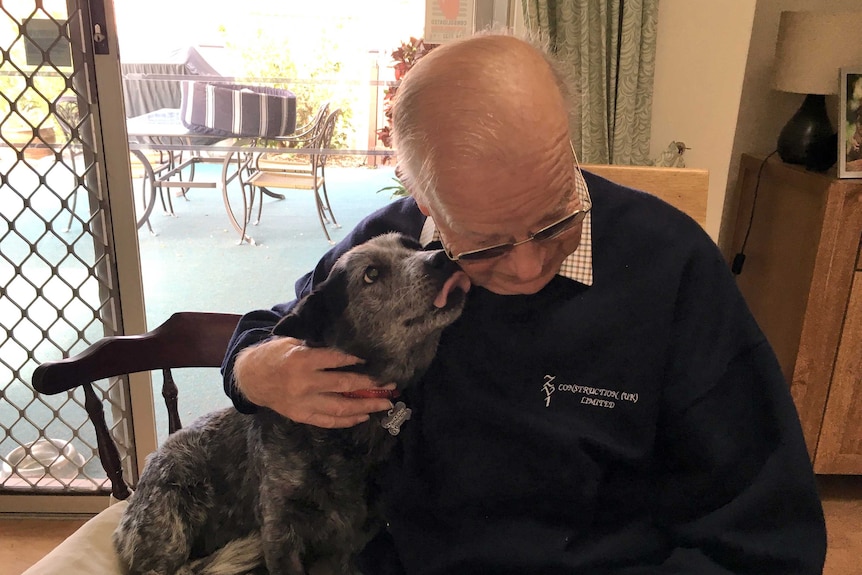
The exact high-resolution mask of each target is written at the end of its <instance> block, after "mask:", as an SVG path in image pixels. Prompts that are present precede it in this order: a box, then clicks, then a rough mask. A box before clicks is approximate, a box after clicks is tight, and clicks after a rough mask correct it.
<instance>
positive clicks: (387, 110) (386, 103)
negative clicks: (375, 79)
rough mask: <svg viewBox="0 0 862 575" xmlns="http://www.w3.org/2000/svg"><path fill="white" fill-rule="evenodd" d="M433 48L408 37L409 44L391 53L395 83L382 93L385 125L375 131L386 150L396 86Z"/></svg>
mask: <svg viewBox="0 0 862 575" xmlns="http://www.w3.org/2000/svg"><path fill="white" fill-rule="evenodd" d="M431 47H433V46H426V45H425V42H424V41H423V40H422V38H413V37H412V36H411V37H410V41H409V42H402V43H401V46H400V47H399V48H397V49H396V50H395V51H393V52H392V61H393V62H394V64H393V66H392V68H393V69H394V70H395V83H394V84H392V85H391V86H389V87H388V88H386V90H384V91H383V115H384V116H385V117H386V125H385V126H384V127H383V128H381V129H379V130H377V137H378V138H380V141H381V142H382V143H383V145H384V146H386V147H387V148H391V147H392V103H393V101H394V99H395V93H396V92H397V91H398V84H400V83H401V79H402V78H403V77H404V75H405V74H407V72H409V71H410V69H411V68H412V67H413V66H415V65H416V62H418V61H419V60H420V58H422V56H424V55H425V54H427V53H428V52H429V51H430V50H431Z"/></svg>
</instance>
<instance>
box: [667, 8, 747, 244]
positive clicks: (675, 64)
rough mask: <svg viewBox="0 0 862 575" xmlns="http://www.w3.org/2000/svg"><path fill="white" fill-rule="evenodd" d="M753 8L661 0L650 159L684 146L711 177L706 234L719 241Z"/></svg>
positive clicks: (691, 163) (687, 156) (691, 162)
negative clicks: (675, 144)
mask: <svg viewBox="0 0 862 575" xmlns="http://www.w3.org/2000/svg"><path fill="white" fill-rule="evenodd" d="M755 4H756V2H755V0H722V1H721V2H715V1H714V0H661V1H660V2H659V14H658V45H657V47H656V70H655V87H654V92H653V116H652V138H651V145H650V157H651V158H656V157H658V156H659V155H660V154H661V152H662V151H664V150H665V149H666V148H667V146H668V144H669V143H670V142H671V141H673V140H676V141H682V142H685V144H686V146H687V147H689V148H690V149H689V150H686V152H685V156H684V158H685V162H686V166H688V167H691V168H706V169H708V170H709V202H708V205H707V215H706V229H707V231H708V232H709V233H710V235H711V236H712V237H713V239H716V240H717V239H718V236H719V229H720V226H721V214H722V207H723V204H724V192H725V189H726V187H727V174H728V167H729V163H730V159H731V150H732V148H733V144H734V134H735V128H736V124H737V114H738V113H739V102H740V95H741V93H742V88H743V78H744V76H745V65H746V58H747V56H748V44H749V39H750V38H751V29H752V21H753V19H754V9H755Z"/></svg>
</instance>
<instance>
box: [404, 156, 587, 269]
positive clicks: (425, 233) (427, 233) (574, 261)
mask: <svg viewBox="0 0 862 575" xmlns="http://www.w3.org/2000/svg"><path fill="white" fill-rule="evenodd" d="M575 189H576V190H577V193H578V198H579V199H580V200H581V204H583V203H584V202H586V201H587V182H586V181H585V180H584V175H583V174H582V173H581V170H580V168H579V169H577V170H575ZM592 222H593V213H592V211H590V212H589V213H588V214H587V215H586V217H585V218H584V221H583V225H582V226H581V243H580V244H578V248H577V249H576V250H575V251H574V252H572V253H571V254H569V255H568V257H566V259H564V260H563V263H562V265H561V266H560V271H559V272H557V275H561V276H563V277H566V278H569V279H572V280H575V281H576V282H578V283H582V284H584V285H588V286H591V285H593V224H592ZM432 242H440V232H439V231H438V230H437V226H436V225H435V224H434V220H432V219H431V218H430V217H429V218H426V220H425V225H424V226H423V227H422V232H421V233H420V234H419V243H420V244H422V246H423V247H425V246H427V245H428V244H430V243H432Z"/></svg>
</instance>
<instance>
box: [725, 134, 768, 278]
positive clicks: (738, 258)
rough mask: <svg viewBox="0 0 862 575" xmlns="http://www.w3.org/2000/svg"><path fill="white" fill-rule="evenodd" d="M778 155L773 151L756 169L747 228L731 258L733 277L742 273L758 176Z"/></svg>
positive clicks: (755, 200) (755, 202)
mask: <svg viewBox="0 0 862 575" xmlns="http://www.w3.org/2000/svg"><path fill="white" fill-rule="evenodd" d="M777 153H778V150H773V151H772V152H770V153H769V155H767V156H766V157H765V158H763V161H762V162H760V167H759V168H758V169H757V180H755V182H754V199H752V201H751V213H750V214H749V216H748V227H747V228H746V230H745V237H744V238H743V239H742V246H740V248H739V252H737V254H736V255H735V256H733V263H731V264H730V271H732V272H733V275H737V276H738V275H739V274H741V273H742V266H743V265H744V264H745V246H746V245H747V244H748V236H749V235H750V234H751V226H752V224H753V223H754V210H755V208H756V207H757V191H758V190H759V189H760V176H761V175H762V174H763V168H764V166H766V162H767V161H768V160H769V158H771V157H772V156H774V155H775V154H777Z"/></svg>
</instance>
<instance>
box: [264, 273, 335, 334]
mask: <svg viewBox="0 0 862 575" xmlns="http://www.w3.org/2000/svg"><path fill="white" fill-rule="evenodd" d="M346 282H347V280H346V278H345V276H344V275H343V274H340V273H333V274H330V276H329V277H328V278H326V280H324V281H323V282H322V283H320V284H319V285H318V286H317V287H316V288H314V290H312V292H311V293H310V294H308V295H307V296H305V297H304V298H302V299H301V300H300V301H299V302H298V303H297V304H296V305H295V306H294V308H293V309H292V310H290V313H288V314H287V315H286V316H284V317H283V318H281V321H279V322H278V323H277V324H276V325H275V327H274V328H273V329H272V334H273V335H281V336H289V337H295V338H297V339H301V340H304V341H305V342H306V343H307V344H308V345H310V346H327V345H328V344H330V343H331V342H329V341H328V339H329V338H327V333H328V330H330V329H332V327H333V326H334V325H335V324H336V323H337V321H338V318H339V316H340V315H341V314H342V313H343V312H344V309H345V308H346V307H347V303H346V295H345V290H346V285H347V284H346Z"/></svg>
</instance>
